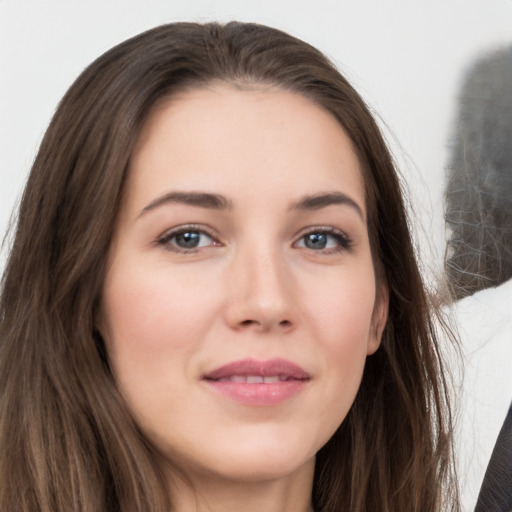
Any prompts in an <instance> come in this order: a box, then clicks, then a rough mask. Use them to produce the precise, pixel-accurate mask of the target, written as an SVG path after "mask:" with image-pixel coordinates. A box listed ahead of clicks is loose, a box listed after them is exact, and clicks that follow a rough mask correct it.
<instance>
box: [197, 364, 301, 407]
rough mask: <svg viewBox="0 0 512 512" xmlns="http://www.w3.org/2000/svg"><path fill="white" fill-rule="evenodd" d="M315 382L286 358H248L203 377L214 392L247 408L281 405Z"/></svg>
mask: <svg viewBox="0 0 512 512" xmlns="http://www.w3.org/2000/svg"><path fill="white" fill-rule="evenodd" d="M310 380H311V377H310V375H309V374H308V373H307V372H306V371H305V370H304V369H303V368H301V367H300V366H298V365H296V364H295V363H292V362H290V361H287V360H286V359H271V360H268V361H257V360H255V359H244V360H241V361H234V362H232V363H229V364H227V365H224V366H221V367H219V368H216V369H215V370H213V371H211V372H208V373H207V374H205V375H204V376H203V381H204V382H205V383H206V384H207V385H208V386H209V387H210V388H211V389H213V390H214V391H216V392H218V393H220V394H221V395H223V396H226V397H228V398H231V399H232V400H235V401H238V402H243V403H245V404H247V405H255V406H268V405H277V404H279V403H281V402H284V401H286V400H288V399H290V398H291V397H293V396H294V395H296V394H297V393H299V392H300V391H301V390H302V389H303V388H304V387H305V386H306V384H307V383H308V382H309V381H310Z"/></svg>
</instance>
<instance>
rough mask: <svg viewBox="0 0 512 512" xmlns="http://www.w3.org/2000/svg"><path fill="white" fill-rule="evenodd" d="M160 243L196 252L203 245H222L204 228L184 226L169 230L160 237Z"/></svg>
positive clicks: (182, 250) (176, 249)
mask: <svg viewBox="0 0 512 512" xmlns="http://www.w3.org/2000/svg"><path fill="white" fill-rule="evenodd" d="M158 244H159V245H163V246H165V248H166V249H168V250H171V251H176V252H185V253H186V252H195V251H196V250H197V249H201V248H203V247H211V246H215V245H220V244H219V242H217V241H216V240H214V238H213V237H212V236H211V235H209V234H208V233H207V232H206V231H204V230H203V229H199V228H195V227H193V226H184V227H180V228H177V229H173V230H172V231H168V232H167V233H165V234H164V235H163V236H162V237H161V238H159V239H158Z"/></svg>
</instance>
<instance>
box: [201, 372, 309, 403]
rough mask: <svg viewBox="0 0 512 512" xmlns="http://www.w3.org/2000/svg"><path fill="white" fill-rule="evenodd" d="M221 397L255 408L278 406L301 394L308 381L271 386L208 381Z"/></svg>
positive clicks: (280, 383) (279, 383)
mask: <svg viewBox="0 0 512 512" xmlns="http://www.w3.org/2000/svg"><path fill="white" fill-rule="evenodd" d="M205 382H206V383H207V384H208V386H209V387H210V388H212V389H214V390H215V391H217V392H218V393H220V394H221V395H224V396H227V397H228V398H231V399H232V400H235V401H237V402H242V403H245V404H247V405H253V406H269V405H278V404H280V403H282V402H284V401H286V400H289V399H290V398H292V397H293V396H294V395H296V394H297V393H299V392H300V391H301V390H302V389H303V388H304V387H305V386H306V384H307V383H308V380H299V379H292V380H287V381H282V382H275V383H274V382H273V383H270V384H264V383H255V384H247V383H245V382H232V381H217V380H206V381H205Z"/></svg>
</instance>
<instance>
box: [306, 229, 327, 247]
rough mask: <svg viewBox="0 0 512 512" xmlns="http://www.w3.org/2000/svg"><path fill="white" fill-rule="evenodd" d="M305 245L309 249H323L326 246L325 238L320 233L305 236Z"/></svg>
mask: <svg viewBox="0 0 512 512" xmlns="http://www.w3.org/2000/svg"><path fill="white" fill-rule="evenodd" d="M305 244H306V247H308V248H309V249H324V248H325V246H326V245H327V236H326V235H322V234H321V233H312V234H310V235H306V240H305Z"/></svg>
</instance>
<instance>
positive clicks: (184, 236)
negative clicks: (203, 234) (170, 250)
mask: <svg viewBox="0 0 512 512" xmlns="http://www.w3.org/2000/svg"><path fill="white" fill-rule="evenodd" d="M176 244H177V245H179V246H180V247H184V248H186V249H192V248H194V247H197V245H198V244H199V233H194V232H193V231H192V232H190V231H187V232H186V233H180V234H179V235H176Z"/></svg>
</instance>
